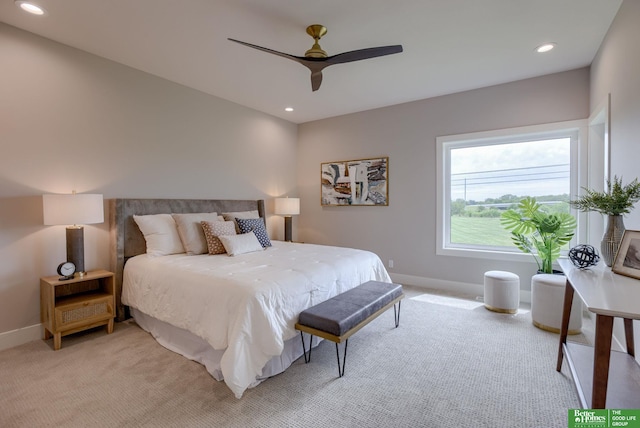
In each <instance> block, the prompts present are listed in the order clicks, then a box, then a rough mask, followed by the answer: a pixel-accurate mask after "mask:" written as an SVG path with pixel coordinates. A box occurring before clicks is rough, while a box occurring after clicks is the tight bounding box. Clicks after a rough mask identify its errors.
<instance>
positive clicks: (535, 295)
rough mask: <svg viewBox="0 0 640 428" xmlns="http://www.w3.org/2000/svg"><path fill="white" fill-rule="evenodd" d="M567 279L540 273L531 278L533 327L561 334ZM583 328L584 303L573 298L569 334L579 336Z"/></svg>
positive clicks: (561, 276) (562, 276)
mask: <svg viewBox="0 0 640 428" xmlns="http://www.w3.org/2000/svg"><path fill="white" fill-rule="evenodd" d="M566 286H567V278H566V277H565V276H564V275H552V274H547V273H540V274H537V275H534V276H533V277H532V278H531V320H532V321H533V325H535V326H536V327H538V328H541V329H542V330H546V331H550V332H552V333H560V327H561V326H562V309H563V307H564V291H565V287H566ZM581 328H582V302H581V301H580V298H579V297H578V296H575V297H574V298H573V306H572V307H571V317H570V318H569V331H568V334H579V333H580V329H581Z"/></svg>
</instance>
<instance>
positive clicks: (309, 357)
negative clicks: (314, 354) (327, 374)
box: [300, 332, 313, 364]
mask: <svg viewBox="0 0 640 428" xmlns="http://www.w3.org/2000/svg"><path fill="white" fill-rule="evenodd" d="M300 339H302V352H304V362H305V364H306V363H308V362H309V361H311V346H312V345H313V334H312V335H311V338H310V339H309V356H308V357H307V349H306V347H305V346H304V333H303V332H300Z"/></svg>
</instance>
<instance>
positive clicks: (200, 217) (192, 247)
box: [171, 212, 218, 256]
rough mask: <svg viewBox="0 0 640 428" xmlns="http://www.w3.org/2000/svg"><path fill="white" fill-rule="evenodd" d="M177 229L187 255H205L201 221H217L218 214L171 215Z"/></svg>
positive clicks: (204, 239)
mask: <svg viewBox="0 0 640 428" xmlns="http://www.w3.org/2000/svg"><path fill="white" fill-rule="evenodd" d="M171 216H172V217H173V219H174V220H175V222H176V226H177V227H178V235H179V236H180V241H182V245H183V246H184V249H185V250H186V251H187V254H188V255H190V256H193V255H196V254H205V253H206V252H207V251H208V248H207V240H206V238H205V237H204V232H203V231H202V225H201V224H200V223H201V222H203V221H217V220H218V213H215V212H213V213H188V214H171Z"/></svg>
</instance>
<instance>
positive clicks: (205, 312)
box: [122, 241, 391, 398]
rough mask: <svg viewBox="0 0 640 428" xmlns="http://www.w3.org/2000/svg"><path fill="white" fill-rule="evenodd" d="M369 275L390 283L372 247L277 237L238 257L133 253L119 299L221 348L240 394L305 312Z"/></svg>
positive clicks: (227, 378) (223, 367)
mask: <svg viewBox="0 0 640 428" xmlns="http://www.w3.org/2000/svg"><path fill="white" fill-rule="evenodd" d="M370 280H374V281H381V282H391V279H390V277H389V274H388V273H387V271H386V269H385V268H384V265H383V263H382V262H381V260H380V258H379V257H378V256H377V255H375V254H374V253H372V252H369V251H364V250H357V249H352V248H343V247H331V246H322V245H313V244H296V243H290V242H281V241H274V242H273V246H272V247H268V248H267V249H265V250H264V251H260V252H255V253H247V254H242V255H238V256H234V257H230V256H228V255H226V254H222V255H215V256H211V255H197V256H188V255H186V254H175V255H170V256H161V257H152V256H149V255H146V254H144V255H139V256H136V257H133V258H131V259H129V260H128V261H127V263H126V265H125V269H124V275H123V292H122V301H123V303H124V304H126V305H128V306H130V307H133V308H135V309H137V310H138V311H140V312H142V313H144V314H146V315H148V316H150V317H153V318H155V319H157V320H160V321H163V322H165V323H168V324H170V325H172V326H175V327H177V328H180V329H183V330H186V331H188V332H190V333H192V334H194V335H195V336H197V337H199V338H201V339H203V340H204V341H206V342H207V343H208V344H209V345H210V346H211V347H212V348H213V349H215V350H221V351H222V357H221V359H220V373H221V377H222V378H223V379H224V382H225V383H226V384H227V385H228V387H229V388H230V389H231V391H232V392H233V393H234V394H235V395H236V397H238V398H240V397H241V396H242V394H243V393H244V391H245V390H246V389H247V388H248V387H250V386H252V385H255V384H256V383H257V382H256V381H257V379H260V377H261V375H262V370H263V367H264V366H265V365H266V364H267V362H268V361H269V360H271V359H272V358H273V357H276V356H278V355H280V354H281V353H282V352H283V350H284V346H285V342H287V341H288V340H290V339H292V338H293V337H294V336H296V335H297V334H299V333H298V332H297V331H296V330H295V328H294V326H295V323H296V322H297V319H298V315H299V313H300V312H302V311H303V310H304V309H307V308H309V307H311V306H314V305H316V304H318V303H320V302H323V301H325V300H327V299H329V298H331V297H333V296H335V295H337V294H339V293H342V292H344V291H347V290H349V289H351V288H353V287H355V286H357V285H360V284H362V283H363V282H367V281H370Z"/></svg>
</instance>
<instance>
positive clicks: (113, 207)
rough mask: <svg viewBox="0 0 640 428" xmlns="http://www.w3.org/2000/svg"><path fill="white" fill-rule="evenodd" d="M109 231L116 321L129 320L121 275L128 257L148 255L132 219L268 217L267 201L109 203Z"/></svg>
mask: <svg viewBox="0 0 640 428" xmlns="http://www.w3.org/2000/svg"><path fill="white" fill-rule="evenodd" d="M107 203H108V206H109V229H110V242H111V244H110V245H111V247H110V253H111V263H110V264H111V270H112V271H113V272H114V273H115V288H116V314H117V320H118V321H122V320H124V319H126V318H127V317H128V313H127V312H128V311H127V310H126V308H125V306H124V305H123V304H122V301H121V299H120V296H121V294H122V293H121V292H122V272H123V270H124V264H125V262H126V261H127V259H128V258H129V257H133V256H137V255H138V254H143V253H145V252H146V243H145V240H144V236H143V235H142V232H140V229H139V228H138V225H137V224H136V223H135V221H134V220H133V215H134V214H136V215H147V214H165V213H166V214H171V213H206V212H217V213H218V214H221V213H224V212H235V211H251V210H257V211H258V213H259V214H260V217H264V216H265V211H264V200H262V199H259V200H234V199H109V200H108V201H107Z"/></svg>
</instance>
